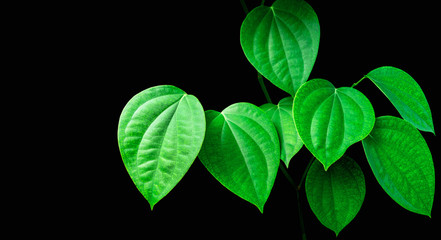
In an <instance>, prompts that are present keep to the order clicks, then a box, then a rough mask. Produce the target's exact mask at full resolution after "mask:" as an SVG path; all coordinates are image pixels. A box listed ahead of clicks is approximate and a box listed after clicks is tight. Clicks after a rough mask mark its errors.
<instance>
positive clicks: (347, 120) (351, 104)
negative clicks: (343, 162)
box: [293, 79, 375, 170]
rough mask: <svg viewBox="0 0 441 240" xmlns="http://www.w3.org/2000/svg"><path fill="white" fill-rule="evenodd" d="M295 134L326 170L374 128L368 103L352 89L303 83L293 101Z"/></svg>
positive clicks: (312, 82) (318, 80)
mask: <svg viewBox="0 0 441 240" xmlns="http://www.w3.org/2000/svg"><path fill="white" fill-rule="evenodd" d="M293 111H294V120H295V124H296V128H297V132H298V134H299V136H300V138H301V139H302V141H303V143H304V144H305V146H306V147H307V148H308V149H309V151H310V152H311V153H312V154H313V155H314V156H315V157H316V158H317V159H318V160H320V162H321V163H322V164H323V166H324V167H325V170H326V169H328V167H329V166H331V164H333V163H334V162H335V161H337V160H338V159H339V158H341V157H342V156H343V154H344V153H345V151H346V149H347V148H348V147H349V146H351V145H352V144H354V143H356V142H358V141H360V140H362V139H363V138H365V137H366V136H367V135H368V134H369V132H370V131H371V130H372V128H373V127H374V123H375V113H374V109H373V108H372V105H371V103H370V102H369V100H368V99H367V98H366V97H365V96H364V95H363V94H362V93H361V92H359V91H358V90H356V89H354V88H348V87H342V88H335V87H334V85H332V83H330V82H329V81H327V80H324V79H315V80H311V81H308V82H306V83H305V84H304V85H303V86H302V87H301V88H300V89H299V91H298V92H297V95H296V97H295V99H294V109H293Z"/></svg>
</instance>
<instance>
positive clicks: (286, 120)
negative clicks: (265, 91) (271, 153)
mask: <svg viewBox="0 0 441 240" xmlns="http://www.w3.org/2000/svg"><path fill="white" fill-rule="evenodd" d="M293 101H294V100H293V98H292V97H287V98H284V99H282V100H280V102H279V104H278V105H274V104H272V103H267V104H264V105H262V106H260V108H261V109H263V110H264V111H265V113H266V114H267V115H268V116H269V117H270V118H271V121H272V122H273V124H274V126H275V127H276V130H277V133H278V134H279V140H280V147H281V150H280V159H282V161H283V162H284V163H285V165H286V167H288V165H289V162H290V161H291V158H293V157H294V155H295V154H296V153H297V152H298V151H299V150H300V149H301V148H302V146H303V142H302V139H300V137H299V134H297V129H296V126H295V124H294V118H293V116H292V105H293Z"/></svg>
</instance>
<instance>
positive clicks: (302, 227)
mask: <svg viewBox="0 0 441 240" xmlns="http://www.w3.org/2000/svg"><path fill="white" fill-rule="evenodd" d="M313 159H314V158H312V159H311V161H310V163H311V162H313V161H312V160H313ZM310 163H309V164H308V166H307V167H306V169H305V173H306V172H307V171H308V169H309V167H310V165H311V164H310ZM279 169H280V170H281V171H282V173H283V175H285V177H286V179H287V180H288V182H289V183H290V184H291V186H292V187H293V188H294V189H295V190H296V196H297V211H298V213H299V214H298V215H299V225H300V231H301V232H302V240H307V239H306V231H305V223H304V221H303V213H302V206H301V204H300V188H299V187H298V186H301V184H302V182H303V179H304V177H303V176H305V175H306V174H305V173H303V176H302V180H301V182H300V184H299V185H298V186H297V185H296V184H295V182H294V180H293V179H292V177H291V176H290V175H289V173H288V170H287V169H286V167H285V164H284V163H283V162H282V163H280V165H279Z"/></svg>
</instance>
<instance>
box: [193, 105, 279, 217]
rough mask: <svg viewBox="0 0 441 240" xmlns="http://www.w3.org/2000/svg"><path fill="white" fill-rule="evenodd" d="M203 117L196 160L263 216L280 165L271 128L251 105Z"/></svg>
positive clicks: (236, 106)
mask: <svg viewBox="0 0 441 240" xmlns="http://www.w3.org/2000/svg"><path fill="white" fill-rule="evenodd" d="M206 117H207V132H206V136H205V140H204V144H203V145H202V149H201V151H200V153H199V159H200V160H201V162H202V163H203V165H204V166H205V167H206V168H207V170H208V171H209V172H210V173H211V174H212V175H213V176H214V177H215V178H216V179H217V180H218V181H219V182H220V183H221V184H222V185H224V186H225V187H226V188H227V189H229V190H230V191H231V192H233V193H234V194H236V195H237V196H239V197H241V198H243V199H245V200H246V201H248V202H250V203H252V204H254V205H255V206H257V207H258V208H259V210H260V211H261V212H263V207H264V204H265V202H266V200H267V199H268V196H269V194H270V192H271V189H272V187H273V184H274V181H275V179H276V174H277V169H278V166H279V162H280V160H279V156H280V145H279V139H278V137H277V132H276V129H275V127H274V125H273V124H272V123H271V121H270V119H269V118H268V117H267V116H266V115H265V113H264V112H263V111H262V110H261V109H260V108H258V107H256V106H254V105H253V104H250V103H236V104H233V105H231V106H229V107H227V108H226V109H224V110H223V111H222V112H221V113H219V112H216V111H212V110H211V111H207V112H206Z"/></svg>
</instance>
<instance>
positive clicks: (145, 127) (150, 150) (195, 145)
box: [118, 85, 205, 209]
mask: <svg viewBox="0 0 441 240" xmlns="http://www.w3.org/2000/svg"><path fill="white" fill-rule="evenodd" d="M204 135H205V117H204V110H203V108H202V106H201V104H200V102H199V101H198V100H197V98H196V97H194V96H192V95H188V94H186V93H185V92H184V91H182V90H181V89H179V88H177V87H174V86H167V85H164V86H157V87H152V88H149V89H147V90H144V91H142V92H140V93H139V94H137V95H136V96H134V97H133V98H132V99H131V100H130V101H129V102H128V103H127V105H126V106H125V107H124V110H123V112H122V113H121V117H120V121H119V126H118V144H119V149H120V152H121V155H122V159H123V161H124V165H125V166H126V168H127V171H128V173H129V175H130V177H131V178H132V180H133V182H134V183H135V185H136V187H137V188H138V189H139V191H140V192H141V193H142V195H143V196H144V197H145V198H146V199H147V201H148V202H149V204H150V207H151V208H152V209H153V206H154V205H155V204H156V203H157V202H158V201H159V200H161V199H162V198H163V197H165V196H166V195H167V194H168V193H169V192H170V191H171V190H172V189H173V188H174V186H176V184H177V183H178V182H179V181H180V180H181V179H182V177H183V176H184V175H185V173H186V172H187V171H188V169H189V168H190V166H191V164H192V163H193V161H194V160H195V159H196V156H197V154H198V152H199V150H200V148H201V146H202V142H203V140H204Z"/></svg>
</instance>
